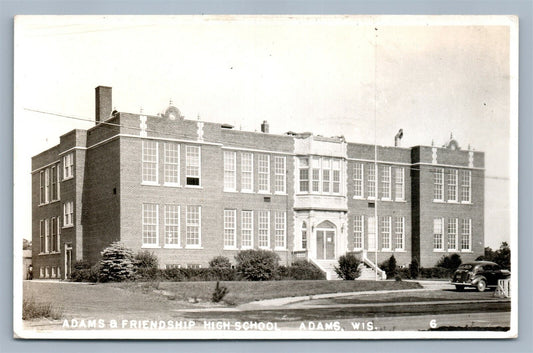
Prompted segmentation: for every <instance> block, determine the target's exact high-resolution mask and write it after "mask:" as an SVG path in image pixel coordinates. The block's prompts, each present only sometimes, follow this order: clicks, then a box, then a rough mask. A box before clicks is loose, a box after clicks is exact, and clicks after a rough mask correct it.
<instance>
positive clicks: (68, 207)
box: [63, 201, 74, 227]
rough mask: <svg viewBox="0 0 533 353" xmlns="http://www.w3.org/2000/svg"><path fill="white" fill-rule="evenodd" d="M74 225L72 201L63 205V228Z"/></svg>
mask: <svg viewBox="0 0 533 353" xmlns="http://www.w3.org/2000/svg"><path fill="white" fill-rule="evenodd" d="M73 225H74V203H73V202H72V201H69V202H65V203H64V204H63V227H72V226H73Z"/></svg>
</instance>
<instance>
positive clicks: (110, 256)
mask: <svg viewBox="0 0 533 353" xmlns="http://www.w3.org/2000/svg"><path fill="white" fill-rule="evenodd" d="M101 254H102V260H100V273H99V277H98V278H99V280H100V281H101V282H120V281H125V280H129V279H133V278H134V276H135V259H134V257H133V251H132V250H131V249H128V248H126V247H125V246H124V245H122V244H120V243H118V242H114V243H112V244H111V245H110V246H108V247H107V248H105V249H104V250H103V251H102V252H101Z"/></svg>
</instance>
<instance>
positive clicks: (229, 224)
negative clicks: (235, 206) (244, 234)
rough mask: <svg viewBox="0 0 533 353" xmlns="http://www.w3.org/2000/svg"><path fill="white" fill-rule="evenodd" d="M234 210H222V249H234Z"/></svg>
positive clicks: (235, 243) (235, 240)
mask: <svg viewBox="0 0 533 353" xmlns="http://www.w3.org/2000/svg"><path fill="white" fill-rule="evenodd" d="M236 212H237V211H235V210H224V248H236V247H237V239H236V238H235V218H236Z"/></svg>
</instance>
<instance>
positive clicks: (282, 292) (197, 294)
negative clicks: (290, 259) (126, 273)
mask: <svg viewBox="0 0 533 353" xmlns="http://www.w3.org/2000/svg"><path fill="white" fill-rule="evenodd" d="M220 284H221V285H223V286H225V287H227V288H228V290H229V292H228V294H227V295H226V297H225V298H224V301H225V302H226V303H228V304H236V305H238V304H243V303H248V302H252V301H256V300H263V299H272V298H283V297H298V296H308V295H316V294H324V293H346V292H361V291H377V290H399V289H416V288H422V286H421V285H420V284H418V283H417V282H396V281H378V282H375V281H265V282H248V281H234V282H220ZM114 285H115V286H118V287H121V288H129V289H133V290H135V289H136V287H137V289H141V288H143V286H144V287H145V286H146V285H147V284H142V283H117V284H114ZM215 285H216V282H161V283H159V284H158V289H160V290H164V291H167V292H171V293H173V294H174V295H175V299H176V300H186V301H194V300H199V301H203V302H205V301H210V300H211V295H212V293H213V291H214V289H215ZM132 286H133V287H132Z"/></svg>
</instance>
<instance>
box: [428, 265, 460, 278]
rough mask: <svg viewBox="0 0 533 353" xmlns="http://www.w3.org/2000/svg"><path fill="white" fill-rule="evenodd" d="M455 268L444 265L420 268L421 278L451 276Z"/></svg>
mask: <svg viewBox="0 0 533 353" xmlns="http://www.w3.org/2000/svg"><path fill="white" fill-rule="evenodd" d="M453 272H454V270H451V269H448V268H444V267H429V268H423V267H421V268H420V277H421V278H450V277H451V275H452V274H453Z"/></svg>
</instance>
